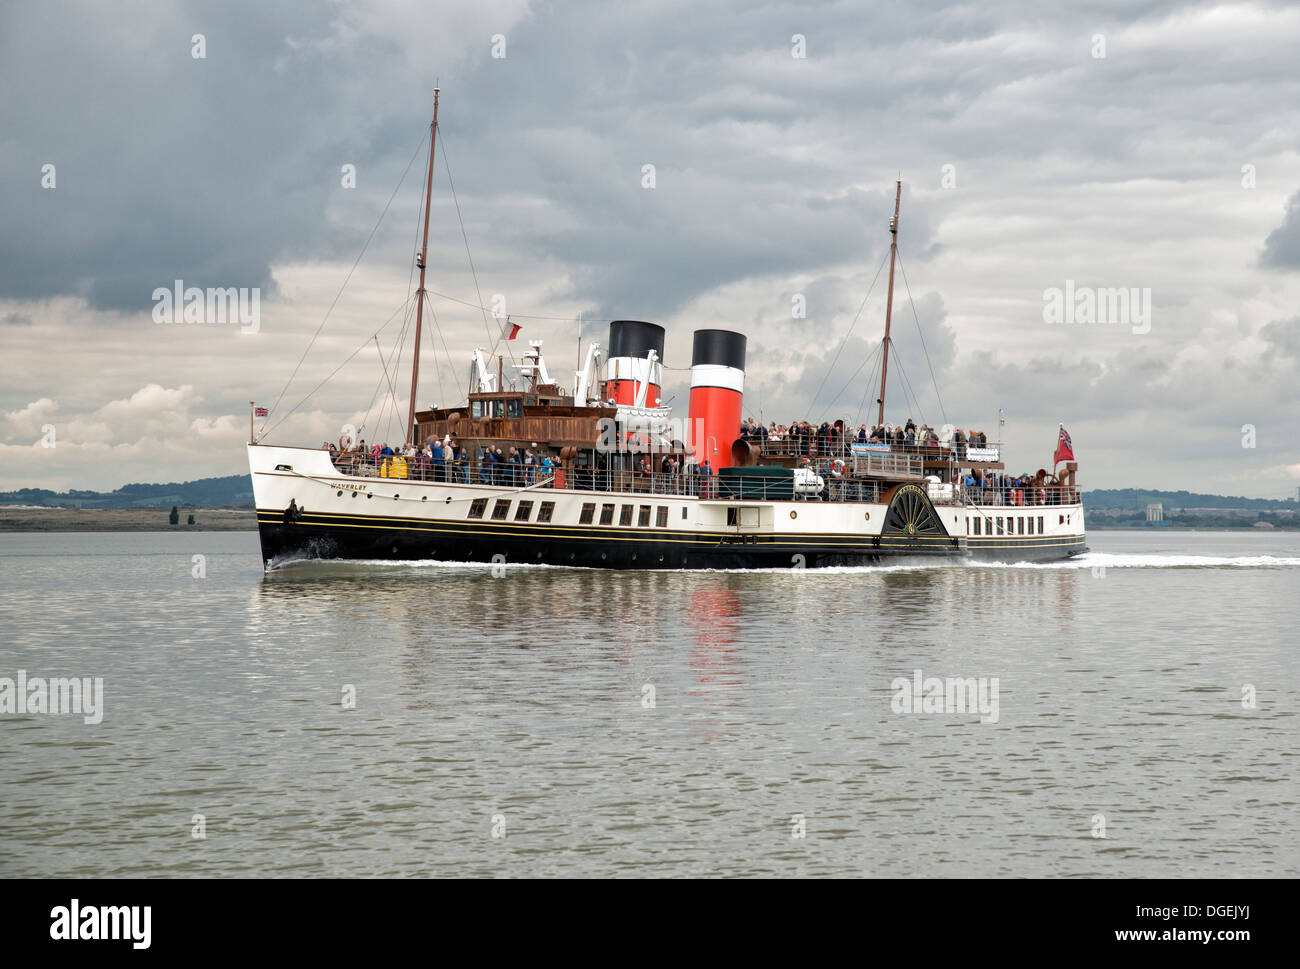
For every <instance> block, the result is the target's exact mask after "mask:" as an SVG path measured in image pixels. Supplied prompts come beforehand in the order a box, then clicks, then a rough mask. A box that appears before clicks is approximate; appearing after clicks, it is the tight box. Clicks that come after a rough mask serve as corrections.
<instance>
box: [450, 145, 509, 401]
mask: <svg viewBox="0 0 1300 969" xmlns="http://www.w3.org/2000/svg"><path fill="white" fill-rule="evenodd" d="M438 147H439V148H441V149H442V167H443V168H444V169H446V172H447V186H448V187H449V188H450V189H451V200H452V202H453V203H454V204H455V206H456V221H458V222H459V223H460V235H461V238H462V239H464V240H465V258H466V259H468V260H469V272H470V275H471V276H473V277H474V293H475V294H476V295H477V296H478V304H479V305H478V308H479V309H480V310H481V311H482V312H483V332H484V333H486V334H487V338H488V341H489V342H490V343H492V349H491V350H489V351H488V355H489V356H491V355H492V354H494V353H496V349H497V344H498V343H500V342H501V336H500V334H498V335H497V338H496V340H495V341H493V340H492V329H491V327H489V325H488V317H487V309H486V308H485V307H484V306H483V290H482V289H480V288H479V284H478V270H477V269H475V268H474V255H473V253H471V252H470V250H469V233H468V232H466V231H465V219H464V218H463V217H462V216H461V213H460V199H459V198H458V197H457V195H456V183H455V182H454V181H452V177H451V162H449V161H448V160H447V136H446V135H445V134H444V135H443V136H442V140H441V141H439V142H438ZM506 353H508V354H510V364H511V366H514V363H515V354H514V351H513V350H511V349H510V347H506ZM500 389H502V390H504V389H505V388H504V387H502V388H500Z"/></svg>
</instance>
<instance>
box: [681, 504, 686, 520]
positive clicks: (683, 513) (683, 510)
mask: <svg viewBox="0 0 1300 969" xmlns="http://www.w3.org/2000/svg"><path fill="white" fill-rule="evenodd" d="M682 521H686V506H685V505H682Z"/></svg>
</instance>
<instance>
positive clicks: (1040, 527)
mask: <svg viewBox="0 0 1300 969" xmlns="http://www.w3.org/2000/svg"><path fill="white" fill-rule="evenodd" d="M1038 534H1039V535H1041V534H1043V516H1042V515H1039V516H1038Z"/></svg>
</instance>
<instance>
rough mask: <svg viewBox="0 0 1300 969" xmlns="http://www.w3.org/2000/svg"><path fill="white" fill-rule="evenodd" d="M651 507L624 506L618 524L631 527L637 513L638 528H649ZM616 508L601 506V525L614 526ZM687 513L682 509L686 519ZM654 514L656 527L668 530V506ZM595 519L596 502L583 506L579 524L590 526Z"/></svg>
mask: <svg viewBox="0 0 1300 969" xmlns="http://www.w3.org/2000/svg"><path fill="white" fill-rule="evenodd" d="M651 507H652V506H650V505H642V506H641V507H640V509H639V510H638V509H637V506H636V505H624V506H623V507H621V508H619V509H618V523H619V524H620V525H631V524H632V514H633V513H634V512H635V513H636V516H637V517H636V524H637V527H638V528H649V527H650V510H651ZM614 508H615V506H614V505H613V504H604V505H601V506H600V523H601V524H602V525H612V524H614ZM685 511H686V510H685V509H682V513H683V517H685ZM654 512H655V527H657V528H667V527H668V506H667V505H659V506H657V507H655V508H654ZM595 517H596V503H595V502H594V501H589V502H587V503H586V504H584V505H583V506H582V513H581V514H580V515H578V524H579V525H590V524H591V523H592V521H593V520H594V519H595Z"/></svg>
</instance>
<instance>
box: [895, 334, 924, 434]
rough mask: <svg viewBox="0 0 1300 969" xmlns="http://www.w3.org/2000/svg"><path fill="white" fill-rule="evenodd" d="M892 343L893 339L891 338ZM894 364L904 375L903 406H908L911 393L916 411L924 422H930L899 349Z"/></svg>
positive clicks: (909, 415)
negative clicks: (918, 398)
mask: <svg viewBox="0 0 1300 969" xmlns="http://www.w3.org/2000/svg"><path fill="white" fill-rule="evenodd" d="M890 343H891V344H892V343H893V341H892V340H891V341H890ZM894 364H895V366H897V367H898V372H899V373H900V374H902V375H903V406H904V407H906V406H907V397H908V395H909V394H910V395H911V397H912V406H913V407H914V408H916V413H917V415H918V416H919V417H920V418H921V422H922V423H923V424H924V423H928V421H926V419H925V412H924V411H922V410H921V402H920V401H919V400H917V399H916V392H915V391H913V390H912V381H910V380H908V379H907V371H906V370H904V369H903V360H902V358H901V357H900V356H899V353H898V351H897V350H894ZM907 416H908V417H909V418H910V417H911V416H912V415H911V414H908V415H907Z"/></svg>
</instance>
